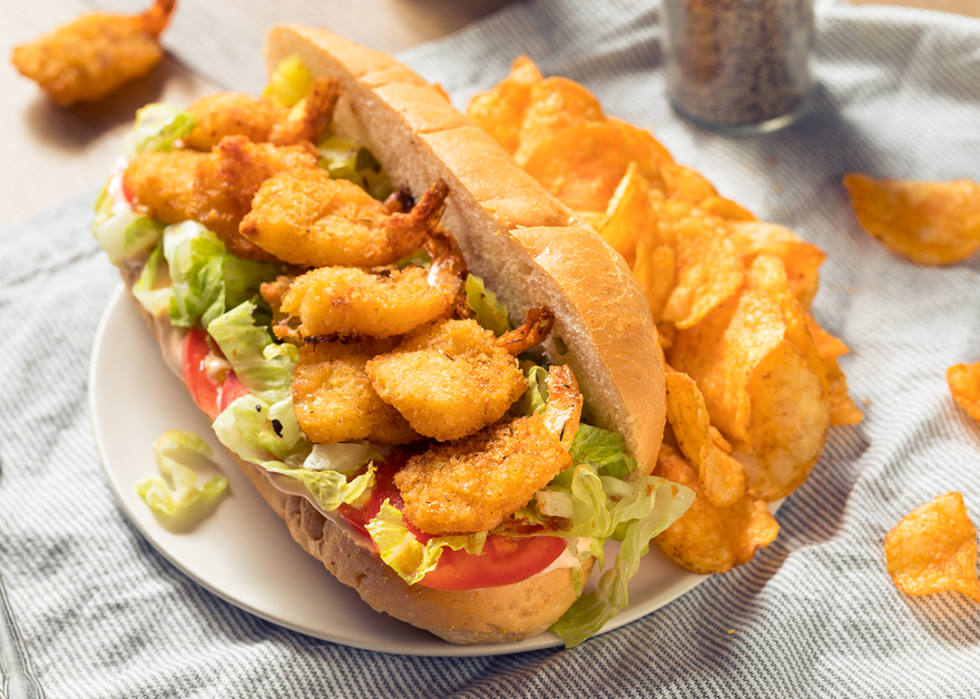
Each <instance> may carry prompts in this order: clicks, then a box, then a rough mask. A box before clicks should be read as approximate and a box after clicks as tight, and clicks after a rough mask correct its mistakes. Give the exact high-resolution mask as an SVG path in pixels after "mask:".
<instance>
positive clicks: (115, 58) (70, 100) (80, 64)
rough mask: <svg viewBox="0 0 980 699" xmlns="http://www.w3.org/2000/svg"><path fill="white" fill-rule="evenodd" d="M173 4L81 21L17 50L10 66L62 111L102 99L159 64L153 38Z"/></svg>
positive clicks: (168, 0)
mask: <svg viewBox="0 0 980 699" xmlns="http://www.w3.org/2000/svg"><path fill="white" fill-rule="evenodd" d="M175 2H176V0H157V1H156V2H155V3H154V4H153V6H152V7H151V8H150V9H149V10H147V11H146V12H145V13H143V14H140V15H117V14H105V13H102V12H93V13H90V14H86V15H82V16H81V17H79V18H78V19H76V20H75V21H73V22H70V23H69V24H65V25H63V26H61V27H58V28H57V29H55V30H54V31H53V32H51V33H50V34H46V35H45V36H42V37H41V38H39V39H36V40H35V41H32V42H30V43H27V44H22V45H20V46H18V47H16V48H15V49H14V52H13V56H12V57H11V61H12V62H13V64H14V66H16V68H17V70H19V71H20V73H21V75H24V76H25V77H28V78H30V79H31V80H33V81H35V82H36V83H37V84H38V85H40V86H41V88H42V89H44V91H45V92H47V93H48V94H49V95H50V96H51V99H53V100H54V101H55V102H57V103H58V104H60V105H62V106H63V107H68V106H71V105H73V104H75V103H77V102H91V101H94V100H98V99H101V98H103V97H105V96H106V95H107V94H109V93H110V92H112V91H113V90H115V89H116V88H118V87H119V86H120V85H122V84H123V83H126V82H129V81H130V80H132V79H133V78H138V77H139V76H141V75H145V74H146V73H148V72H149V71H150V69H151V68H153V66H155V65H156V64H157V63H159V62H160V59H161V58H162V57H163V49H162V48H160V44H159V42H158V41H157V37H158V36H159V35H160V32H162V31H163V30H164V28H165V27H166V26H167V22H168V21H169V19H170V13H171V12H173V9H174V5H175Z"/></svg>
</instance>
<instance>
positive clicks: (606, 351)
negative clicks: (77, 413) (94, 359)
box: [127, 25, 664, 643]
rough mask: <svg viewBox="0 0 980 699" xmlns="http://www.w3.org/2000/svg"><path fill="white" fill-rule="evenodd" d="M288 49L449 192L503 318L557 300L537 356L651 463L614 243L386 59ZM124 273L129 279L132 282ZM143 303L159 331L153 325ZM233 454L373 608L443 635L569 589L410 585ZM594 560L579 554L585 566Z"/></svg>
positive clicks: (523, 624) (400, 162)
mask: <svg viewBox="0 0 980 699" xmlns="http://www.w3.org/2000/svg"><path fill="white" fill-rule="evenodd" d="M293 54H299V56H300V59H301V61H302V63H303V65H304V66H306V67H307V69H308V70H310V72H311V73H312V74H313V76H314V77H334V78H336V79H338V80H339V81H340V83H341V88H342V93H343V97H342V98H341V104H340V105H339V106H338V109H337V111H336V112H335V125H336V126H337V128H338V130H339V131H341V132H342V133H344V134H346V135H350V136H353V137H354V138H355V139H357V140H358V141H359V142H361V143H364V144H365V145H366V146H368V147H369V148H370V149H371V151H372V153H373V154H374V155H375V156H376V157H377V158H378V160H379V161H380V162H381V163H382V164H383V165H384V166H385V169H386V170H387V172H388V173H389V175H390V176H391V179H392V182H393V183H394V184H396V185H399V186H405V187H408V188H409V190H410V191H412V192H415V193H419V192H423V191H425V190H426V189H427V188H428V187H429V186H430V185H431V184H432V183H433V182H434V181H435V180H437V179H440V178H441V179H442V180H443V181H444V182H446V184H447V185H448V186H449V190H450V197H449V199H448V205H447V209H446V212H445V214H444V216H443V219H442V220H443V223H444V224H445V226H446V228H447V229H448V230H449V231H451V232H452V233H453V235H454V237H455V238H456V240H457V241H458V242H459V245H460V247H461V249H462V251H463V254H464V255H465V258H466V262H467V265H468V267H469V268H470V269H471V270H473V272H474V273H476V274H477V275H479V276H481V277H483V278H484V280H486V282H487V285H488V287H489V288H491V289H493V290H494V291H495V292H496V293H497V294H498V296H499V297H500V298H501V299H502V300H503V301H504V302H505V303H507V305H508V308H509V309H510V312H511V314H512V321H520V320H523V313H524V311H525V310H526V309H528V308H531V307H536V306H542V305H544V306H548V307H549V308H550V309H551V310H552V311H553V312H554V313H555V316H556V324H555V329H554V331H553V335H552V338H555V337H558V338H561V341H562V343H563V344H564V348H563V349H562V351H559V350H558V347H556V344H555V341H554V339H551V340H549V341H548V344H547V347H546V350H547V352H548V355H549V359H550V360H551V361H553V362H555V363H567V364H569V365H570V366H571V367H572V369H573V370H574V371H575V374H576V377H577V378H578V382H579V385H580V387H581V388H582V391H583V393H584V394H585V396H586V402H587V406H588V408H589V412H588V413H587V414H586V416H585V417H586V419H587V420H588V421H589V422H592V423H593V424H598V425H599V426H601V427H605V428H608V429H612V430H615V431H617V432H620V433H622V434H623V435H624V436H625V437H626V440H627V445H628V447H629V450H630V453H631V454H632V455H633V456H634V457H635V458H636V459H637V460H638V461H639V462H640V464H641V468H642V469H643V470H644V472H646V473H649V472H650V471H651V470H652V469H653V466H654V465H655V462H656V455H657V452H658V450H659V448H660V441H661V437H662V434H663V425H664V377H663V353H662V351H661V349H660V345H659V342H658V340H657V334H656V329H655V327H654V325H653V322H652V320H651V317H650V312H649V310H648V308H647V305H646V301H645V300H644V298H643V294H642V292H641V291H640V289H639V287H638V286H637V284H636V281H635V280H634V278H633V276H632V274H631V273H630V271H629V269H628V267H627V266H626V264H625V263H624V262H623V260H622V258H621V257H620V256H619V255H618V253H616V252H615V251H614V250H613V249H612V248H611V247H609V246H608V245H607V244H606V243H605V242H604V241H603V240H602V239H601V237H599V235H598V234H597V233H596V232H595V231H594V230H593V229H591V228H590V227H588V225H587V224H585V223H583V222H582V221H581V220H579V219H578V218H577V217H576V216H575V214H574V213H572V212H571V211H570V210H569V209H567V208H566V207H565V206H564V205H562V204H561V203H560V202H558V201H557V200H556V199H555V198H554V197H552V196H551V195H550V194H548V193H547V192H546V191H545V190H544V189H543V188H542V187H541V186H540V185H539V184H538V183H537V181H535V180H534V179H533V178H531V177H530V176H529V175H527V174H526V173H525V172H524V171H523V170H521V169H520V168H519V167H518V166H517V165H516V163H514V161H513V160H512V158H511V157H510V155H508V154H507V153H506V152H505V151H504V150H503V149H502V148H501V147H500V146H499V145H498V144H497V142H496V141H494V140H493V138H492V137H490V136H489V135H488V134H487V133H486V132H484V131H482V130H481V129H478V128H476V127H475V126H473V125H472V124H471V123H470V122H469V121H468V119H467V118H466V117H464V116H463V115H462V114H460V113H459V112H458V111H457V110H456V109H454V108H453V107H452V105H451V104H450V103H449V102H448V101H447V100H446V99H445V97H444V95H443V93H442V92H440V91H439V90H438V89H437V88H435V87H433V86H431V85H429V84H428V83H426V81H425V80H423V79H422V78H421V77H419V76H418V75H416V74H415V73H413V72H412V71H410V70H409V69H408V68H406V67H405V66H403V65H401V64H400V63H398V62H396V61H395V60H394V59H392V58H391V57H390V56H387V55H385V54H381V53H378V52H375V51H371V50H368V49H365V48H363V47H360V46H357V45H356V44H353V43H351V42H349V41H347V40H345V39H342V38H341V37H338V36H336V35H334V34H331V33H329V32H327V31H325V30H314V29H308V28H305V27H300V26H293V25H286V26H280V27H275V28H273V29H272V31H271V32H270V34H269V41H268V46H267V59H268V65H269V69H270V72H271V70H273V69H274V68H275V66H276V65H278V63H279V61H281V60H282V59H284V58H286V57H288V56H291V55H293ZM134 281H135V277H133V276H130V277H129V278H127V284H128V286H130V287H131V286H132V283H133V282H134ZM137 306H139V304H138V303H137ZM139 307H140V310H141V312H143V314H144V318H145V319H146V320H147V323H148V325H149V326H150V328H151V329H152V330H153V331H154V333H156V332H157V327H156V323H154V322H153V321H152V319H151V318H150V317H149V316H148V315H147V314H146V313H145V311H143V309H142V307H141V306H139ZM158 340H159V337H158ZM235 460H236V462H237V463H238V465H239V467H240V468H241V469H242V471H243V472H244V473H245V474H246V475H247V476H248V477H249V479H250V480H251V481H252V483H253V484H254V485H255V487H256V488H257V489H258V490H259V492H260V493H261V494H262V496H263V497H264V498H265V499H266V501H267V502H268V503H269V505H270V506H271V507H272V508H273V509H274V510H275V511H276V512H277V513H279V515H280V516H281V517H282V518H283V519H285V520H286V523H287V525H288V526H289V530H290V532H291V533H292V535H293V538H294V539H295V540H296V541H297V542H298V543H299V544H300V545H302V546H303V548H304V549H306V551H308V552H309V553H310V554H311V555H313V556H314V557H316V558H318V559H319V560H321V561H322V562H323V564H324V565H325V566H326V567H327V569H329V570H330V572H331V573H333V574H334V575H335V576H336V577H337V578H338V579H339V580H340V581H341V582H343V583H344V584H346V585H349V586H351V587H353V588H355V589H356V590H357V591H358V593H359V594H360V595H361V597H362V598H363V599H364V600H365V601H366V602H367V603H368V604H369V605H371V606H372V607H373V608H374V609H376V610H378V611H382V612H386V613H388V614H390V615H392V616H394V617H396V618H399V619H402V620H404V621H407V622H409V623H411V624H413V625H415V626H418V627H420V628H423V629H427V630H429V631H431V632H432V633H434V634H436V635H438V636H440V637H442V638H444V639H446V640H447V641H450V642H452V643H500V642H507V641H515V640H520V639H522V638H527V637H530V636H534V635H536V634H538V633H541V632H543V631H545V630H547V629H548V628H549V627H550V626H551V625H552V624H553V623H554V622H555V621H557V620H558V618H559V617H560V616H561V615H562V614H563V613H564V612H565V611H566V610H567V609H568V607H569V606H570V605H571V604H572V603H573V602H574V601H575V598H576V594H575V590H574V586H573V582H572V570H571V569H569V568H559V569H556V570H553V571H551V572H549V573H547V574H545V575H539V576H535V577H532V578H530V579H528V580H525V581H523V582H521V583H517V584H514V585H508V586H504V587H494V588H486V589H480V590H468V591H458V592H447V591H442V590H434V589H430V588H425V587H421V586H418V585H416V586H409V585H407V584H405V583H404V582H403V581H402V580H401V579H400V578H399V577H398V575H397V574H396V573H395V572H394V571H392V570H391V569H390V568H388V566H387V565H385V564H384V563H383V562H382V561H381V559H380V558H379V557H378V556H377V555H376V554H375V553H373V552H371V551H369V550H368V549H366V548H364V547H362V546H360V545H358V543H357V542H356V541H355V540H354V539H353V538H352V537H351V536H350V535H349V534H348V530H347V529H346V528H344V527H342V526H340V525H335V524H333V523H331V522H328V521H327V520H326V518H325V517H324V516H323V515H322V514H321V513H320V512H319V511H318V510H317V509H316V508H315V507H314V506H313V505H312V504H311V503H310V502H309V501H307V500H306V499H305V498H302V497H298V496H295V495H289V494H286V493H283V492H282V491H280V490H278V489H277V488H276V487H275V486H274V485H273V483H272V481H271V479H270V478H269V477H268V475H267V474H266V473H265V472H264V471H262V470H261V469H259V468H257V467H255V466H253V465H252V464H248V463H245V462H243V461H241V460H239V459H237V458H236V459H235ZM591 566H592V562H591V561H589V562H588V564H587V565H586V567H585V570H584V571H583V573H584V576H586V577H587V576H588V572H589V570H591ZM583 579H584V577H583Z"/></svg>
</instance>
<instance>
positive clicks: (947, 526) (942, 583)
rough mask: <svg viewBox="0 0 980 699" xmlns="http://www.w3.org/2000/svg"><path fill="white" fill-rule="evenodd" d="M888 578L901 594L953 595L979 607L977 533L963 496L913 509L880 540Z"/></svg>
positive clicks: (954, 494) (944, 497)
mask: <svg viewBox="0 0 980 699" xmlns="http://www.w3.org/2000/svg"><path fill="white" fill-rule="evenodd" d="M885 557H886V559H887V563H888V574H889V575H891V577H892V582H894V583H895V587H897V588H898V589H899V590H900V591H901V592H904V593H906V594H908V595H929V594H932V593H934V592H942V591H944V590H956V591H959V592H962V593H963V594H965V595H968V596H970V597H972V598H973V599H975V600H977V601H978V602H980V583H978V581H977V530H976V527H974V526H973V522H971V521H970V518H969V516H968V515H967V511H966V505H965V504H964V502H963V495H962V494H961V493H958V492H956V491H953V492H949V493H946V494H945V495H940V496H939V497H937V498H936V499H935V500H932V501H930V502H927V503H926V504H925V505H922V506H920V507H917V508H916V509H914V510H912V512H911V513H910V514H909V515H908V516H907V517H905V519H903V520H902V521H901V522H899V523H898V524H897V525H896V526H895V528H894V529H892V530H891V531H890V532H888V535H887V536H886V537H885Z"/></svg>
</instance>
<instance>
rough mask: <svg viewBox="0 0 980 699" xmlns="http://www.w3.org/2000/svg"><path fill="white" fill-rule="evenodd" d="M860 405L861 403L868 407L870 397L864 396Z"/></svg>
mask: <svg viewBox="0 0 980 699" xmlns="http://www.w3.org/2000/svg"><path fill="white" fill-rule="evenodd" d="M861 405H863V406H864V407H868V406H869V405H871V399H870V398H865V399H864V400H863V401H861Z"/></svg>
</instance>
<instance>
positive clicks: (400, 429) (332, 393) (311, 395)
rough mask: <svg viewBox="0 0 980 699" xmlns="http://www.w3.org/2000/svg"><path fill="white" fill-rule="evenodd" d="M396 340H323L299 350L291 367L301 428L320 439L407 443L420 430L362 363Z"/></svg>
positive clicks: (332, 441)
mask: <svg viewBox="0 0 980 699" xmlns="http://www.w3.org/2000/svg"><path fill="white" fill-rule="evenodd" d="M393 344H394V343H393V342H392V341H387V342H385V341H367V342H356V343H351V344H343V343H340V342H325V343H320V344H317V345H312V344H311V345H307V346H306V347H303V348H302V349H301V350H300V359H299V363H298V364H297V365H296V369H295V371H294V372H293V383H292V395H293V408H294V409H295V411H296V419H297V420H298V421H299V426H300V429H302V430H303V433H304V434H305V435H306V436H307V438H309V439H310V440H312V441H313V442H317V443H320V444H335V443H339V442H351V441H355V440H358V439H368V440H370V441H372V442H376V443H378V444H409V443H411V442H414V441H417V440H418V439H419V435H418V434H417V433H416V432H415V431H414V430H413V429H412V428H411V427H409V424H408V422H406V421H405V418H403V417H402V416H401V415H399V414H398V411H397V410H395V409H394V408H392V407H391V406H390V405H387V404H385V403H384V402H383V401H382V400H381V399H380V398H379V397H378V394H377V393H375V391H374V389H373V388H372V387H371V382H370V381H369V380H368V377H367V374H365V373H364V364H365V362H367V361H368V360H369V359H371V358H372V357H373V356H375V354H377V353H379V352H384V351H386V350H388V349H391V347H392V345H393Z"/></svg>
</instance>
